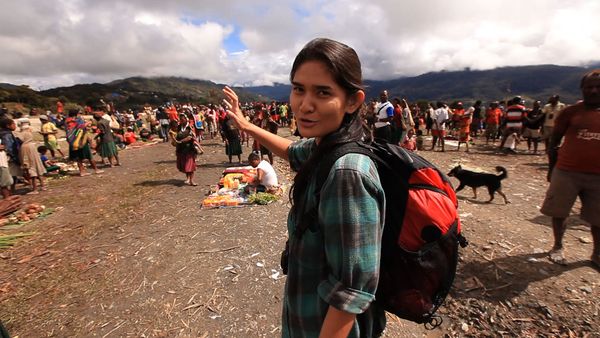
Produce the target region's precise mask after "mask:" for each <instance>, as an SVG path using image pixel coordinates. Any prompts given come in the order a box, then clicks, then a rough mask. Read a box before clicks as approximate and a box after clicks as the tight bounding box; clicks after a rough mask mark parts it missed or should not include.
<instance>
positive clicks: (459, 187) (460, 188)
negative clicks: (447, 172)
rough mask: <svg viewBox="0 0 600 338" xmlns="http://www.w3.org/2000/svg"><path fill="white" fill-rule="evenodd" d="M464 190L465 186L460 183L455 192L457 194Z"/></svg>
mask: <svg viewBox="0 0 600 338" xmlns="http://www.w3.org/2000/svg"><path fill="white" fill-rule="evenodd" d="M464 188H465V185H464V184H462V183H461V184H460V185H459V186H458V188H456V190H455V192H459V191H461V190H463V189H464Z"/></svg>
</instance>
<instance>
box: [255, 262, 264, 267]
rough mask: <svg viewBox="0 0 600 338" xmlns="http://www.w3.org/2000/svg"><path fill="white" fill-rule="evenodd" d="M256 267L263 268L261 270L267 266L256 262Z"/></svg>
mask: <svg viewBox="0 0 600 338" xmlns="http://www.w3.org/2000/svg"><path fill="white" fill-rule="evenodd" d="M256 266H258V267H261V268H262V267H264V266H265V265H264V264H263V263H261V262H256Z"/></svg>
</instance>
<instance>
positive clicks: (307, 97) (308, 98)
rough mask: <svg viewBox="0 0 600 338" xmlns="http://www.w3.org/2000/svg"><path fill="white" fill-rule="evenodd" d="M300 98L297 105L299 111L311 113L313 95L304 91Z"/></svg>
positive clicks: (313, 108)
mask: <svg viewBox="0 0 600 338" xmlns="http://www.w3.org/2000/svg"><path fill="white" fill-rule="evenodd" d="M301 100H302V101H301V102H300V106H299V107H298V108H299V110H300V113H303V114H306V113H312V112H313V111H314V110H315V106H314V97H313V96H312V95H311V94H310V93H305V94H304V95H303V96H302V99H301Z"/></svg>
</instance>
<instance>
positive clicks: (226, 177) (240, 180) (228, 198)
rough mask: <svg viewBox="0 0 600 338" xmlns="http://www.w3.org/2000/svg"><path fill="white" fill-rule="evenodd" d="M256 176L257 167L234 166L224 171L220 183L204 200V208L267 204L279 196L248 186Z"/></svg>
mask: <svg viewBox="0 0 600 338" xmlns="http://www.w3.org/2000/svg"><path fill="white" fill-rule="evenodd" d="M255 177H256V169H255V168H252V167H250V166H248V167H233V168H227V169H225V170H224V171H223V176H222V177H221V179H220V180H219V185H217V186H214V187H212V188H211V193H210V195H209V196H207V197H206V198H205V199H204V200H203V201H202V207H203V208H220V207H236V206H243V205H248V204H260V205H265V204H269V203H271V202H273V201H276V200H277V199H278V198H277V196H275V195H273V194H268V193H264V192H259V193H256V192H254V191H255V190H256V188H254V189H251V188H250V186H248V184H249V183H251V182H252V181H253V180H254V178H255Z"/></svg>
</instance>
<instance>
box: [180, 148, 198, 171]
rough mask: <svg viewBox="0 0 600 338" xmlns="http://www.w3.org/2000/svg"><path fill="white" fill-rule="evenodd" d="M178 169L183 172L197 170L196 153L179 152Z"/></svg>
mask: <svg viewBox="0 0 600 338" xmlns="http://www.w3.org/2000/svg"><path fill="white" fill-rule="evenodd" d="M177 170H179V171H181V172H182V173H192V172H194V171H196V154H194V153H187V154H186V153H184V154H177Z"/></svg>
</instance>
